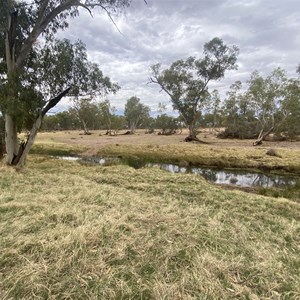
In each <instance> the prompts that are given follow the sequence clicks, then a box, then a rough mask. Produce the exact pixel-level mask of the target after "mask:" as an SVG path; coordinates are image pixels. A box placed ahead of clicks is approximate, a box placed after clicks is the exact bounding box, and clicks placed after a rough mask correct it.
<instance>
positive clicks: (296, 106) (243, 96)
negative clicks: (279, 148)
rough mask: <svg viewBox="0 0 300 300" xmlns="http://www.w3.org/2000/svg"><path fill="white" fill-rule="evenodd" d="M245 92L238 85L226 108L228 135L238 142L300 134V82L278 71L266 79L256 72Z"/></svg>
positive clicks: (224, 108) (224, 112)
mask: <svg viewBox="0 0 300 300" xmlns="http://www.w3.org/2000/svg"><path fill="white" fill-rule="evenodd" d="M247 85H248V86H247V90H246V91H242V84H241V82H239V81H238V82H236V83H234V84H233V85H232V86H231V89H230V91H229V92H228V93H227V98H226V99H225V101H224V105H223V114H224V117H225V122H224V125H225V126H226V132H225V135H226V136H227V137H236V138H254V137H262V138H263V137H266V136H267V134H268V133H271V132H272V133H274V134H275V135H278V136H279V135H282V134H283V135H284V136H285V137H287V138H295V137H297V136H298V135H299V134H300V98H299V94H300V81H299V80H296V79H291V78H290V79H289V78H288V77H287V76H286V73H285V71H284V70H282V69H280V68H278V69H275V70H274V71H273V72H272V73H271V74H270V75H269V76H267V77H266V78H263V77H262V76H261V75H259V73H258V72H257V71H255V72H253V73H252V75H251V77H250V79H249V81H248V82H247Z"/></svg>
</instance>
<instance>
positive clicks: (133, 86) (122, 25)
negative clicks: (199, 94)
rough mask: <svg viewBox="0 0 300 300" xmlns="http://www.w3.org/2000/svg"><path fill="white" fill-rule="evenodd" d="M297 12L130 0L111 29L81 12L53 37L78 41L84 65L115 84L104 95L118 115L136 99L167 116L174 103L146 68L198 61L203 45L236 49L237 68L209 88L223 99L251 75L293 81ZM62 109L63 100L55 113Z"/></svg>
mask: <svg viewBox="0 0 300 300" xmlns="http://www.w3.org/2000/svg"><path fill="white" fill-rule="evenodd" d="M299 11H300V1H299V0H147V5H146V4H145V2H144V1H143V0H132V4H131V6H130V7H129V8H127V9H126V11H124V12H123V13H122V14H119V15H117V16H114V17H113V18H114V22H115V23H116V25H117V27H116V26H115V25H114V24H113V23H112V22H111V20H110V19H109V17H108V16H107V14H105V13H104V12H103V11H100V10H98V11H94V12H93V17H91V15H90V14H89V13H88V12H87V11H86V10H85V9H81V10H80V16H79V17H77V18H75V19H72V20H71V21H70V26H69V28H68V29H67V30H65V31H63V32H61V33H60V34H59V35H60V37H63V38H68V39H71V40H72V41H75V40H78V39H80V40H82V41H83V42H84V43H85V44H86V47H87V51H88V57H89V59H90V60H91V61H93V62H96V63H98V64H99V66H100V69H101V70H102V71H103V73H104V75H106V76H109V77H110V78H111V80H112V81H114V82H117V83H118V84H119V85H120V86H121V90H120V91H119V92H118V93H117V94H116V95H108V96H107V97H106V98H108V99H109V100H110V101H111V103H112V105H113V106H115V107H116V108H117V111H118V113H123V111H124V107H125V103H126V101H127V99H129V98H130V97H132V96H137V97H139V98H140V99H141V102H142V103H144V104H146V105H148V106H150V108H151V111H152V114H153V115H155V114H157V111H158V103H159V102H161V103H165V104H166V105H167V113H172V103H171V100H170V99H169V97H168V96H167V95H166V94H165V93H164V92H162V91H161V90H160V88H159V86H158V85H155V84H149V74H150V73H149V68H150V66H151V65H153V64H156V63H161V64H162V68H166V67H168V66H170V64H171V63H172V62H174V61H176V60H178V59H186V58H188V57H189V56H196V57H197V58H201V57H203V46H204V44H205V43H206V42H208V41H210V40H211V39H213V38H214V37H219V38H221V39H222V40H223V41H224V43H225V44H227V45H236V46H238V47H239V49H240V52H239V56H238V70H232V71H228V72H226V74H225V78H224V79H222V80H220V81H217V82H212V83H211V84H210V85H209V89H210V90H213V89H218V90H219V92H220V94H221V97H222V98H224V97H225V96H226V91H228V90H229V88H230V85H231V84H233V83H234V82H235V81H236V80H240V81H242V82H243V83H246V81H247V80H248V79H249V77H250V75H251V73H252V72H253V71H255V70H257V71H259V72H260V74H262V75H263V76H267V75H268V74H269V73H270V72H271V71H272V70H274V69H275V68H277V67H281V68H283V69H285V70H286V71H287V74H288V75H289V76H290V77H296V76H297V74H296V67H297V65H298V64H299V63H300V56H299V54H300V13H299ZM120 32H121V33H120ZM99 100H101V99H99ZM67 106H68V102H67V100H64V101H62V103H61V104H60V106H58V107H57V108H56V110H63V109H66V108H67Z"/></svg>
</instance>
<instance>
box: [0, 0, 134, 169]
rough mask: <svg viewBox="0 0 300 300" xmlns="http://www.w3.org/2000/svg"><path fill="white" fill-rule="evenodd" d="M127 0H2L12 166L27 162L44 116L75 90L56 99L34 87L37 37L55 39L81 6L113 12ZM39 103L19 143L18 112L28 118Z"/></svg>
mask: <svg viewBox="0 0 300 300" xmlns="http://www.w3.org/2000/svg"><path fill="white" fill-rule="evenodd" d="M129 4H130V0H89V1H87V0H41V1H27V0H26V1H25V0H24V1H22V0H21V1H15V0H1V5H0V7H1V10H0V27H1V33H0V35H1V41H5V45H4V44H3V43H1V46H0V51H1V52H0V64H1V66H0V72H1V73H0V84H1V96H0V98H1V102H3V101H4V102H5V104H1V110H2V113H3V115H4V118H5V142H6V152H7V163H8V164H9V165H18V166H19V167H21V166H22V165H23V164H24V162H25V158H26V153H28V151H27V150H28V148H29V149H30V147H31V146H30V145H32V144H33V141H34V138H33V136H34V135H35V134H36V132H37V130H38V129H39V127H40V123H41V120H42V118H43V116H44V115H45V114H46V112H47V111H48V110H49V109H50V108H52V107H54V106H55V105H56V104H57V103H58V102H59V101H60V100H61V99H62V97H64V96H66V95H67V94H68V93H69V91H70V90H71V87H70V86H68V87H65V89H63V90H59V91H58V93H57V94H56V95H53V97H52V98H50V99H49V98H48V99H46V98H45V97H43V95H42V92H41V90H39V89H34V87H35V80H38V78H35V77H34V74H33V73H34V72H33V71H32V68H31V61H32V59H34V58H35V52H36V51H35V47H36V45H37V43H38V38H39V37H40V36H43V37H44V39H45V40H47V41H49V40H51V39H53V37H54V35H55V33H56V32H57V31H58V30H59V29H64V28H66V27H68V25H69V24H68V19H69V18H74V17H77V16H78V15H79V10H78V8H79V7H83V8H85V9H87V10H88V11H89V12H90V13H92V11H93V10H94V9H95V8H97V7H99V8H100V9H102V10H103V11H105V12H106V13H108V15H109V16H110V17H111V14H112V13H114V12H116V11H119V10H121V9H123V8H125V7H127V6H129ZM66 82H67V80H66ZM26 93H27V95H26ZM29 99H30V100H29ZM31 104H33V107H32V106H31ZM41 104H44V106H41ZM36 107H38V108H41V107H42V108H41V109H39V111H38V112H36V114H35V119H36V121H35V122H34V124H33V127H32V129H31V131H30V135H29V136H28V139H27V141H26V142H25V143H24V144H23V145H22V146H21V147H20V145H19V143H18V122H19V117H20V114H21V115H22V117H24V118H27V115H30V114H32V111H33V110H35V108H36ZM19 108H22V109H19ZM33 108H34V109H33ZM26 146H27V149H26V151H25V152H24V149H25V148H26Z"/></svg>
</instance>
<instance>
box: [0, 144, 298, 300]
mask: <svg viewBox="0 0 300 300" xmlns="http://www.w3.org/2000/svg"><path fill="white" fill-rule="evenodd" d="M201 147H202V146H201ZM299 216H300V205H299V204H297V203H294V202H292V201H288V200H285V199H274V198H270V197H263V196H258V195H251V194H246V193H243V192H241V191H227V190H222V189H219V188H217V187H215V186H212V185H210V184H209V183H207V182H206V181H204V180H203V179H202V178H201V177H199V176H198V177H197V176H196V175H179V174H177V175H175V174H169V173H167V172H164V171H162V170H159V169H155V168H154V169H140V170H135V169H133V168H130V167H127V166H111V167H100V166H82V165H80V164H79V163H77V162H66V161H61V160H56V159H50V158H49V157H41V156H35V157H33V156H31V157H30V159H29V162H28V165H27V167H26V168H25V169H24V170H23V171H22V172H20V173H16V172H15V171H13V170H12V169H9V168H7V167H5V166H0V223H1V226H0V248H1V253H0V298H1V299H172V300H173V299H299V298H300V277H299V274H300V256H299V253H300V238H299V237H300V222H299V221H300V217H299Z"/></svg>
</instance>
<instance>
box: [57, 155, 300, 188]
mask: <svg viewBox="0 0 300 300" xmlns="http://www.w3.org/2000/svg"><path fill="white" fill-rule="evenodd" d="M60 159H64V160H79V161H81V162H83V163H93V164H100V165H103V166H105V165H115V164H121V163H124V161H122V160H121V159H120V158H116V157H106V158H100V157H84V158H80V157H68V156H62V157H60ZM125 163H126V164H128V165H130V166H131V167H134V168H153V167H155V168H160V169H162V170H165V171H168V172H171V173H182V174H196V175H201V176H203V177H204V178H205V179H206V180H208V181H210V182H213V183H216V184H227V185H236V186H239V187H264V188H270V187H289V186H291V187H293V186H295V185H296V183H297V180H299V179H297V178H296V177H292V176H287V175H273V174H268V173H252V172H248V171H245V170H219V169H215V168H206V167H205V168H204V167H203V168H201V167H180V166H178V165H174V164H162V163H143V162H141V161H137V160H134V161H130V160H129V161H126V162H125Z"/></svg>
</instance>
